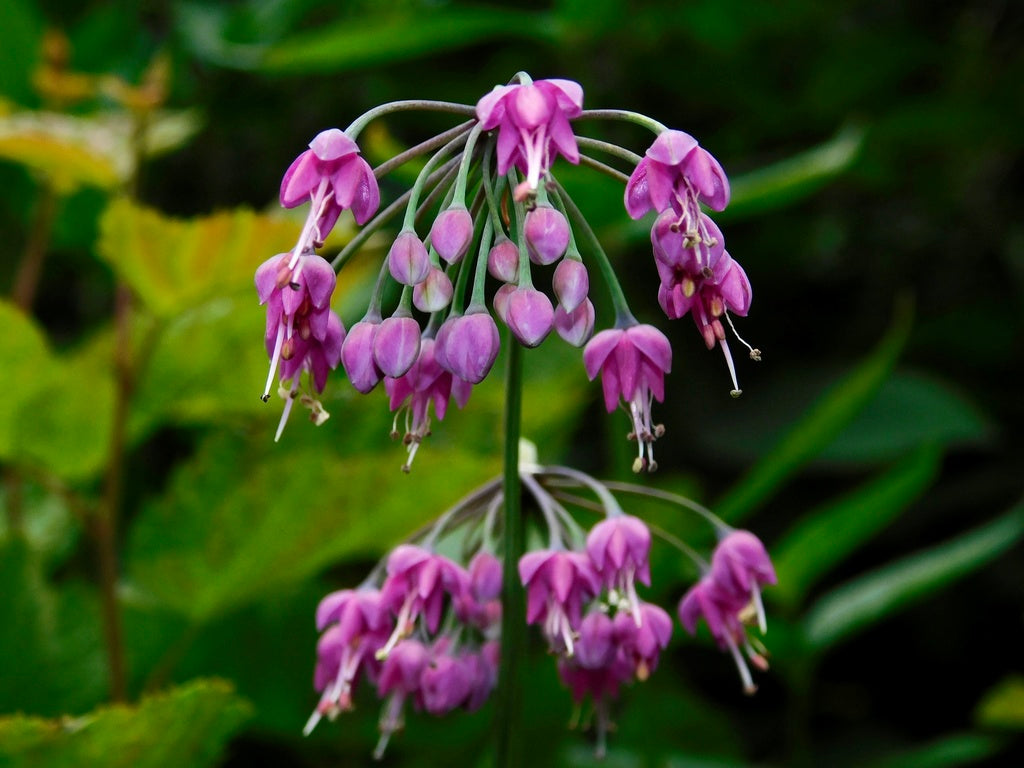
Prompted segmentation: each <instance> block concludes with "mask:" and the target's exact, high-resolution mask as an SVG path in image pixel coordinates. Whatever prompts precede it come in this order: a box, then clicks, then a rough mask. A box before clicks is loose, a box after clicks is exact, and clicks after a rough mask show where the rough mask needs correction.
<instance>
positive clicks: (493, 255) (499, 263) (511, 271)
mask: <svg viewBox="0 0 1024 768" xmlns="http://www.w3.org/2000/svg"><path fill="white" fill-rule="evenodd" d="M487 271H488V272H490V273H491V277H493V278H494V279H495V280H500V281H501V282H503V283H515V282H516V281H518V280H519V248H518V247H517V246H516V244H515V243H513V242H512V241H511V240H509V239H508V238H507V237H501V238H499V239H498V242H496V243H495V244H494V245H493V246H491V250H490V251H489V252H488V254H487Z"/></svg>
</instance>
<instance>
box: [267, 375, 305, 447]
mask: <svg viewBox="0 0 1024 768" xmlns="http://www.w3.org/2000/svg"><path fill="white" fill-rule="evenodd" d="M301 375H302V374H301V373H296V374H295V378H293V379H292V388H291V391H290V392H287V393H286V394H287V395H288V396H287V397H286V398H285V401H284V410H283V411H282V412H281V421H279V422H278V424H277V434H276V435H274V442H275V443H276V442H277V441H278V440H280V439H281V433H283V432H284V425H285V424H287V423H288V414H290V413H291V412H292V406H293V405H294V404H295V395H296V394H297V393H298V390H299V378H300V377H301Z"/></svg>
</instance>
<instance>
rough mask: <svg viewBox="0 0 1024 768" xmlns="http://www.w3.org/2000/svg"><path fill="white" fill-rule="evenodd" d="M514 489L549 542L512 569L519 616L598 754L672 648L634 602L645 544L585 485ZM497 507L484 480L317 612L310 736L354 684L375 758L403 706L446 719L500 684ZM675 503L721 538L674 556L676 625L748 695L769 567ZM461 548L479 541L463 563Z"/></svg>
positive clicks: (528, 480) (755, 546)
mask: <svg viewBox="0 0 1024 768" xmlns="http://www.w3.org/2000/svg"><path fill="white" fill-rule="evenodd" d="M520 477H521V481H522V484H523V487H524V489H526V490H527V492H528V494H529V497H530V499H531V500H532V505H533V506H532V508H533V510H534V512H535V515H536V519H537V524H538V528H539V531H538V532H539V533H540V534H541V535H542V536H543V535H544V534H546V538H547V542H548V546H547V547H545V548H543V549H534V550H531V551H528V552H526V553H525V554H524V555H523V556H522V557H521V558H520V559H519V562H518V563H517V570H518V575H519V579H520V581H521V583H522V585H523V588H524V589H525V591H526V614H525V616H524V617H522V618H523V619H525V621H526V623H527V624H530V625H535V626H537V627H538V628H539V630H540V632H541V634H542V636H543V638H544V641H545V643H546V644H547V646H548V649H549V650H550V652H551V653H552V654H553V655H554V656H555V659H556V666H557V672H558V675H559V677H560V678H561V680H562V682H563V684H564V685H565V687H566V688H567V689H568V690H569V692H570V695H571V697H572V699H573V701H574V702H575V704H576V706H577V708H578V710H582V708H583V707H585V706H590V707H591V708H592V713H593V722H594V724H595V730H596V732H597V751H598V753H599V754H600V753H603V752H604V749H605V737H606V734H607V731H608V729H609V726H610V725H611V722H610V706H611V704H612V703H613V702H614V700H615V699H617V698H618V696H619V695H620V693H621V691H622V689H623V687H625V686H628V685H630V684H632V683H634V682H643V681H645V680H647V679H648V677H649V676H650V675H651V674H652V673H653V672H654V671H655V670H656V669H657V667H658V662H659V659H660V656H661V654H662V652H663V651H664V650H665V649H666V648H667V646H668V644H669V641H670V639H671V636H672V619H671V617H670V616H669V614H668V613H667V612H666V611H665V610H664V609H663V608H661V607H660V606H658V605H656V604H654V603H651V602H647V601H645V600H644V599H643V598H642V597H641V596H640V594H639V593H638V585H639V586H642V587H649V586H650V584H651V569H650V561H649V556H650V552H651V544H652V540H651V532H650V529H649V528H648V527H647V525H646V524H645V523H644V522H643V521H642V520H641V519H640V518H638V517H635V516H633V515H630V514H626V513H625V512H624V511H623V509H622V507H621V506H620V504H619V502H618V500H617V499H616V498H615V497H614V496H613V495H612V493H611V492H610V491H609V489H608V488H607V487H606V486H604V485H603V484H601V483H600V482H598V481H597V480H595V479H594V478H592V477H590V476H588V475H585V474H583V473H581V472H578V471H576V470H572V469H569V468H567V467H542V466H534V465H531V466H529V467H521V468H520ZM628 488H629V490H630V491H631V492H634V493H641V494H642V493H644V492H645V491H644V489H642V488H640V487H638V486H630V487H628ZM578 490H581V491H584V492H590V493H592V494H593V495H594V496H595V497H596V500H597V503H596V505H595V504H587V503H586V501H585V499H582V498H581V497H579V496H578V495H576V491H578ZM663 498H664V497H663ZM503 502H504V496H503V490H502V486H501V485H500V483H499V482H498V481H492V482H491V483H488V484H487V485H485V486H484V487H483V488H481V489H480V490H478V491H475V492H473V493H471V494H470V495H469V496H467V497H466V499H464V500H463V501H462V502H460V503H459V504H457V505H456V506H454V507H453V508H452V509H450V510H449V511H448V512H446V513H445V514H444V515H442V516H441V517H440V518H438V520H437V521H436V522H435V523H434V524H433V525H432V526H430V527H429V528H428V529H427V530H426V533H425V534H422V535H420V536H419V537H418V538H416V539H414V540H413V541H411V542H407V543H403V544H400V545H399V546H397V547H396V548H395V549H394V550H393V551H392V552H391V553H390V554H389V555H388V556H387V557H386V558H385V560H383V561H382V563H381V564H380V565H379V566H378V568H376V569H375V571H374V573H373V574H371V576H370V577H369V578H368V579H367V581H366V582H364V584H363V585H362V586H361V587H360V588H358V589H355V590H351V589H345V590H341V591H338V592H333V593H331V594H329V595H327V596H326V597H325V598H324V599H323V600H322V601H321V603H320V606H319V608H318V610H317V616H316V621H317V628H318V630H320V632H321V633H322V634H321V638H320V642H319V643H318V645H317V666H316V672H315V674H314V685H315V687H316V690H317V691H318V692H320V694H321V698H320V703H319V705H318V706H317V708H316V710H315V711H314V713H313V715H312V717H311V718H310V720H309V723H308V724H307V726H306V732H307V733H308V732H309V731H310V730H312V728H313V727H315V726H316V724H317V723H318V722H319V720H320V719H321V718H322V717H324V716H326V717H328V718H331V719H333V718H334V717H335V716H336V715H337V714H339V713H340V712H344V711H347V710H349V709H351V708H352V707H353V693H354V691H355V689H356V686H357V683H358V682H359V681H360V680H366V681H368V682H369V683H370V685H372V686H373V687H374V688H375V689H376V693H377V697H378V698H379V699H381V700H382V701H383V705H382V710H381V717H380V732H381V739H380V743H379V745H378V748H377V752H376V755H377V756H378V757H379V756H381V754H382V753H383V750H384V748H385V746H386V745H387V743H388V741H389V740H390V738H391V736H392V734H393V733H395V732H396V731H398V730H400V729H401V728H402V725H403V716H404V711H405V709H406V705H407V704H409V705H410V706H412V707H413V708H415V709H416V710H419V711H425V712H427V713H428V714H431V715H444V714H447V713H450V712H453V711H455V710H458V709H463V710H468V711H472V710H474V709H476V708H478V707H479V706H481V705H482V704H483V703H484V701H485V700H486V699H487V698H488V696H489V695H490V693H491V691H492V690H493V689H494V687H495V686H496V684H497V683H498V682H499V680H498V669H499V656H500V641H501V619H502V608H501V602H500V599H499V597H500V594H501V588H502V572H503V563H502V561H501V560H500V559H499V558H498V557H496V556H495V554H493V553H494V552H500V551H502V549H501V545H502V543H503V542H502V535H503V534H502V533H501V532H502V531H503V530H504V527H505V526H504V524H503V522H502V520H501V519H500V516H499V515H498V514H497V511H498V510H499V509H500V508H501V506H502V504H503ZM678 503H679V504H680V505H682V506H683V507H684V508H686V509H691V510H694V511H696V512H697V513H698V514H700V515H701V516H702V517H704V518H705V519H706V520H708V521H709V522H711V523H712V524H713V525H714V526H715V528H716V530H718V531H719V532H720V533H721V541H720V542H719V544H718V546H717V547H716V548H715V550H714V552H713V554H712V556H711V563H710V566H708V565H707V563H705V562H704V561H703V560H702V559H700V558H699V557H697V556H695V555H694V553H693V551H692V550H690V549H689V548H687V547H685V546H682V547H681V551H682V552H683V553H684V554H686V555H688V556H690V557H693V558H694V560H695V565H696V566H697V568H698V569H700V570H701V571H703V573H704V575H703V576H702V578H701V579H700V580H699V581H698V582H697V583H696V585H694V586H693V587H692V588H691V589H690V591H689V592H687V594H686V595H685V596H684V597H683V599H682V601H681V602H680V604H679V617H680V621H681V622H682V624H683V626H684V627H685V628H686V629H687V630H689V631H690V632H691V633H692V632H694V631H695V629H696V623H697V621H698V619H699V618H700V617H703V618H704V619H705V620H706V621H707V623H708V626H709V628H710V629H711V633H712V636H713V637H714V638H715V640H716V641H717V642H718V643H719V645H720V646H721V647H722V649H723V650H728V651H730V652H731V653H732V655H733V657H734V658H735V659H736V663H737V666H738V668H739V670H740V675H741V679H742V682H743V687H744V690H745V691H747V692H748V693H752V692H753V691H754V685H753V682H752V678H751V674H750V671H749V669H748V667H747V666H746V664H745V662H744V661H743V657H742V655H741V654H740V650H739V649H740V648H741V647H742V648H743V649H744V650H745V651H746V652H747V654H748V656H749V658H750V659H751V660H752V661H753V662H754V663H755V664H756V666H758V667H759V668H762V669H764V668H766V667H767V663H766V661H765V650H764V648H763V646H761V645H760V643H759V642H758V641H757V640H756V639H755V638H753V637H751V636H749V635H750V633H749V632H748V624H750V623H752V622H753V623H755V624H756V625H758V626H759V628H760V631H761V632H762V633H763V632H764V631H765V629H766V626H765V621H764V609H763V606H762V602H761V596H760V595H761V593H760V589H761V587H763V586H765V585H767V584H774V583H775V572H774V569H773V568H772V564H771V561H770V560H769V558H768V555H767V553H766V552H765V549H764V546H763V545H762V544H761V542H760V541H759V540H758V539H757V538H756V537H755V536H754V535H753V534H751V533H749V532H747V531H736V530H732V529H729V528H728V526H726V525H725V524H724V523H722V522H721V521H720V520H718V519H717V518H715V517H714V515H712V514H711V513H710V512H709V511H708V510H706V509H704V508H703V507H700V506H699V505H696V504H695V503H694V502H692V501H690V500H688V499H683V498H681V497H680V498H679V499H678ZM594 506H597V507H598V508H599V509H601V510H602V512H603V516H602V519H600V520H599V521H598V522H597V523H596V524H594V525H593V526H592V527H591V528H590V529H589V531H587V530H585V529H584V528H583V527H582V526H581V525H580V523H579V522H577V519H576V517H577V515H574V514H573V512H572V511H571V510H573V509H577V510H584V509H592V508H593V507H594ZM668 540H670V541H673V542H674V541H675V540H674V539H671V538H669V539H668ZM455 542H461V543H462V544H463V550H464V551H463V559H462V560H461V561H459V562H457V561H455V560H453V559H450V558H448V557H446V556H444V555H442V554H439V553H438V549H441V548H444V549H446V550H451V549H452V546H453V544H454V543H455ZM466 542H474V544H473V545H472V546H471V548H470V549H469V550H466V549H465V543H466ZM677 546H678V544H677ZM755 646H756V648H757V650H755Z"/></svg>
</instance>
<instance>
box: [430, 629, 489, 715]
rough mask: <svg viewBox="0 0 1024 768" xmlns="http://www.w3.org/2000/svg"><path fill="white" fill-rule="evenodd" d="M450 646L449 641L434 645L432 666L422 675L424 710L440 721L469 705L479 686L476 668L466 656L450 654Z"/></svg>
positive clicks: (445, 640) (440, 641) (445, 639)
mask: <svg viewBox="0 0 1024 768" xmlns="http://www.w3.org/2000/svg"><path fill="white" fill-rule="evenodd" d="M448 646H449V643H448V640H447V638H442V639H440V640H438V641H437V642H436V643H434V648H433V653H432V656H431V660H430V663H429V664H428V665H427V666H426V667H425V668H424V669H423V673H422V675H420V698H421V699H422V701H423V708H424V709H425V710H427V712H429V713H430V714H432V715H436V716H438V717H440V716H441V715H447V714H448V713H449V712H451V711H452V710H454V709H456V708H457V707H460V706H462V705H463V704H465V703H466V701H467V699H468V698H469V696H470V694H471V693H472V689H473V684H474V682H476V681H475V680H474V673H475V672H476V665H475V664H473V663H472V662H470V661H469V657H468V656H467V655H466V654H458V655H452V654H451V653H449V647H448Z"/></svg>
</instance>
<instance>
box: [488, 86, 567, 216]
mask: <svg viewBox="0 0 1024 768" xmlns="http://www.w3.org/2000/svg"><path fill="white" fill-rule="evenodd" d="M582 110H583V88H582V87H580V84H579V83H576V82H573V81H572V80H537V81H536V82H533V83H524V84H517V85H498V86H495V87H494V90H492V91H491V92H490V93H488V94H487V95H486V96H484V97H483V98H482V99H480V101H479V102H477V105H476V115H477V119H479V120H480V125H481V127H482V128H483V129H484V130H485V131H489V130H491V129H493V128H497V129H498V173H499V174H504V173H505V172H506V171H508V169H509V168H510V167H512V166H513V165H514V166H516V167H517V168H519V170H520V171H522V172H523V173H524V174H526V180H525V182H524V183H523V189H522V190H516V197H517V198H518V199H524V198H525V197H526V196H527V195H529V194H531V193H533V192H535V191H536V190H537V185H538V184H539V182H540V179H541V177H542V176H544V175H545V174H547V172H548V169H549V168H550V167H551V163H552V162H553V161H554V159H555V156H556V155H559V154H560V155H562V156H563V157H564V158H565V159H566V160H568V161H569V162H570V163H578V162H579V159H580V155H579V150H578V149H577V147H576V137H575V136H574V135H573V132H572V128H571V127H570V126H569V120H571V119H573V118H574V117H577V116H578V115H579V114H580V112H581V111H582Z"/></svg>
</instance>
